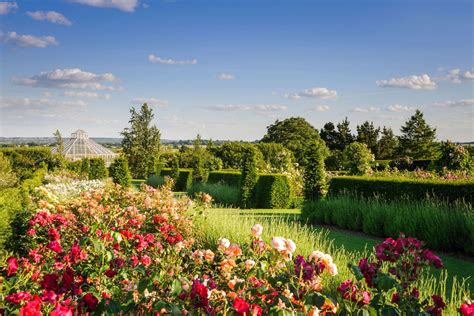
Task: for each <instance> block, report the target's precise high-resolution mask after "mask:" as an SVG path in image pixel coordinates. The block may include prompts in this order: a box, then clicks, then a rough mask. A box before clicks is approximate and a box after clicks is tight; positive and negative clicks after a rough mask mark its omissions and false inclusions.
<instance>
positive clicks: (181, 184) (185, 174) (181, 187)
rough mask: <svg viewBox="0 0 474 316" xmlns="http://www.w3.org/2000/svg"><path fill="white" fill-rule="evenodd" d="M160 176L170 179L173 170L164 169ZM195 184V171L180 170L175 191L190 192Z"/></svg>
mask: <svg viewBox="0 0 474 316" xmlns="http://www.w3.org/2000/svg"><path fill="white" fill-rule="evenodd" d="M160 176H162V177H170V176H171V168H162V169H161V171H160ZM192 184H193V170H192V169H179V172H178V179H177V180H176V183H175V184H174V191H180V192H183V191H188V189H189V188H190V187H191V185H192Z"/></svg>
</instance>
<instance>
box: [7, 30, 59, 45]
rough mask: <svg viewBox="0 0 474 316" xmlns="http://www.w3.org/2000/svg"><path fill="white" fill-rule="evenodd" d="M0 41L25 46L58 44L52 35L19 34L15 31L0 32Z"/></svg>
mask: <svg viewBox="0 0 474 316" xmlns="http://www.w3.org/2000/svg"><path fill="white" fill-rule="evenodd" d="M0 41H2V42H5V43H12V44H14V45H16V46H20V47H26V48H28V47H35V48H46V47H48V46H50V45H58V41H56V38H55V37H54V36H34V35H20V34H18V33H17V32H7V33H3V32H0Z"/></svg>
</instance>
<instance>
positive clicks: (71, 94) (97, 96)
mask: <svg viewBox="0 0 474 316" xmlns="http://www.w3.org/2000/svg"><path fill="white" fill-rule="evenodd" d="M63 95H64V96H66V97H78V98H90V99H106V100H108V99H110V94H101V93H97V92H92V91H71V90H67V91H64V93H63Z"/></svg>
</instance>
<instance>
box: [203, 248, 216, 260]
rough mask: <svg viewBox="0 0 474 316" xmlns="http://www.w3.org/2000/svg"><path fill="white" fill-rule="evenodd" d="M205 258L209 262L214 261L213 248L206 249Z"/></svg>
mask: <svg viewBox="0 0 474 316" xmlns="http://www.w3.org/2000/svg"><path fill="white" fill-rule="evenodd" d="M204 259H206V261H207V262H212V261H214V253H213V252H212V250H209V249H207V250H205V251H204Z"/></svg>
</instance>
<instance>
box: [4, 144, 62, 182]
mask: <svg viewBox="0 0 474 316" xmlns="http://www.w3.org/2000/svg"><path fill="white" fill-rule="evenodd" d="M0 152H2V153H3V155H4V156H6V157H8V158H10V160H11V162H12V168H13V171H14V172H15V173H16V174H17V175H18V177H19V178H20V180H24V179H27V178H29V177H31V175H32V174H33V173H34V172H35V171H36V170H37V169H39V168H43V167H44V166H47V168H48V169H54V168H56V166H57V163H58V161H57V159H55V158H54V157H53V155H52V154H51V148H49V147H14V148H1V149H0Z"/></svg>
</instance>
